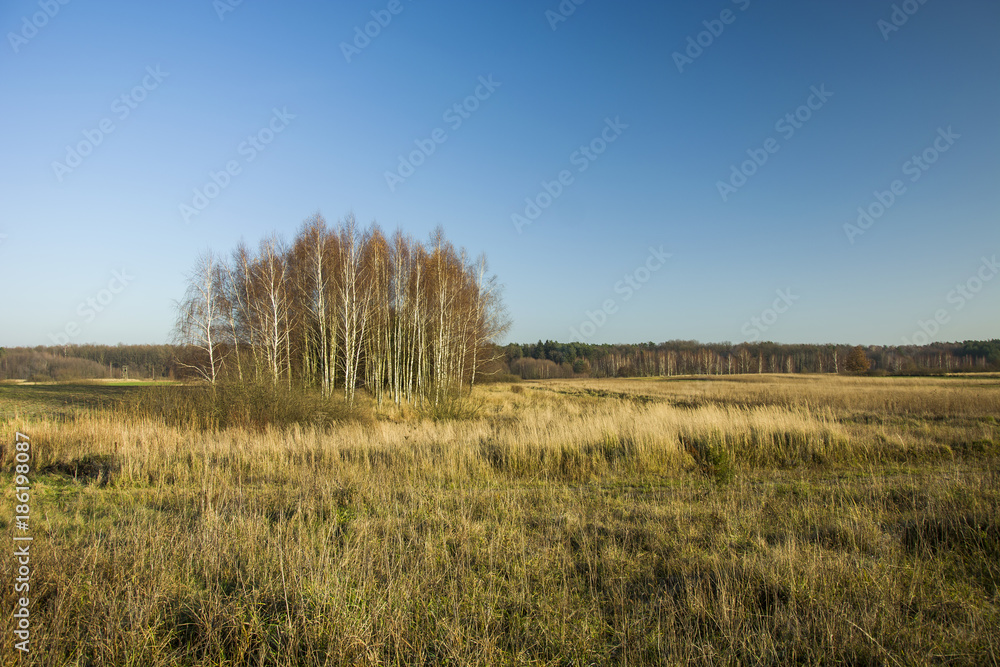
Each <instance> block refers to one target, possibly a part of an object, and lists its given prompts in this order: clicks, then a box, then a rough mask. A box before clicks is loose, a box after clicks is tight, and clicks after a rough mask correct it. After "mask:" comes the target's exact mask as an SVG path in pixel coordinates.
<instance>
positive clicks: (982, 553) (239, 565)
mask: <svg viewBox="0 0 1000 667" xmlns="http://www.w3.org/2000/svg"><path fill="white" fill-rule="evenodd" d="M138 390H139V389H138V388H136V387H123V386H117V385H114V384H107V383H104V384H91V385H87V384H78V385H13V384H5V385H0V423H2V424H4V427H5V428H4V433H5V435H4V436H3V443H4V450H3V468H4V470H5V471H8V472H9V471H11V470H12V469H13V464H14V459H13V452H12V446H11V443H12V442H13V437H14V431H15V430H18V431H21V432H23V433H27V434H28V435H29V436H30V437H31V442H32V453H33V457H34V458H33V460H32V472H31V486H32V498H31V531H32V534H33V535H34V538H35V539H34V542H33V543H32V547H31V568H32V575H31V597H32V601H33V602H32V607H31V624H32V626H31V627H32V652H31V654H30V655H28V656H19V655H18V652H17V651H15V650H14V648H13V640H12V639H11V637H12V629H11V627H10V623H11V617H10V614H9V613H7V612H5V613H4V615H3V620H2V621H0V634H2V636H3V637H4V640H3V642H2V643H0V663H2V664H38V665H149V666H159V665H202V664H214V665H222V664H238V665H336V664H456V665H464V664H484V665H485V664H490V665H497V664H500V665H503V664H510V665H515V664H544V665H589V664H682V663H683V664H688V663H692V664H705V665H709V664H829V663H841V662H843V663H848V664H872V665H881V664H887V665H895V664H955V665H984V664H986V665H989V664H994V665H995V664H998V663H1000V638H998V633H997V630H996V629H997V628H998V627H1000V597H998V586H997V584H998V581H1000V509H998V508H1000V421H998V420H1000V378H997V377H996V376H992V377H991V376H963V377H943V378H868V377H838V376H769V375H764V376H737V377H732V376H730V377H719V378H714V377H713V378H670V379H641V380H640V379H635V380H633V379H608V380H551V381H537V382H522V383H517V384H513V385H510V384H502V385H486V386H483V387H480V388H477V389H476V391H475V393H474V395H473V396H472V397H471V398H469V399H466V400H464V401H463V402H461V403H460V404H458V405H456V406H454V409H453V410H450V411H448V412H447V413H444V412H442V413H439V414H438V415H437V416H438V417H439V418H438V419H432V418H429V417H426V416H425V417H421V416H420V414H419V413H417V412H416V411H413V410H398V409H395V408H393V409H388V408H383V409H379V408H377V407H376V406H374V405H366V406H365V407H364V409H363V410H361V411H359V413H358V415H356V417H355V418H352V419H350V420H348V421H346V422H343V423H340V424H338V425H335V426H332V427H317V426H314V425H309V424H300V425H293V426H288V427H282V428H265V429H262V430H261V429H243V428H229V429H221V430H219V429H195V428H188V427H184V426H177V425H172V424H168V423H166V422H165V421H164V420H163V419H161V418H158V417H157V414H156V412H155V411H151V412H144V413H142V414H143V416H141V417H136V416H132V417H130V416H129V414H128V413H126V412H124V411H122V410H120V409H117V408H114V407H113V406H114V405H115V401H117V400H119V399H121V398H123V397H127V396H128V395H130V394H131V393H132V392H135V391H138ZM175 390H176V388H170V387H154V388H151V389H146V390H145V391H154V392H155V391H164V392H167V391H175ZM2 498H3V503H4V507H6V508H8V509H6V510H5V511H4V512H3V513H0V527H2V528H3V533H4V534H5V535H7V536H8V538H7V539H8V540H9V539H10V537H9V536H10V535H12V534H13V533H14V532H15V530H14V527H13V526H12V525H11V521H12V515H13V507H14V505H15V504H16V503H15V500H14V489H13V483H12V482H11V476H10V475H9V474H7V475H4V477H3V487H2ZM10 544H12V542H8V545H7V546H5V547H4V548H3V549H0V553H2V554H3V556H2V557H0V563H2V565H0V569H2V571H3V572H6V573H8V575H7V576H10V577H11V579H13V575H12V574H10V573H12V572H14V570H15V569H16V565H15V559H14V557H13V556H12V549H11V548H8V547H9V545H10ZM12 584H13V582H12V581H10V582H8V583H4V584H3V586H2V587H0V590H2V591H3V593H2V594H0V604H2V605H3V609H4V610H10V609H13V608H14V607H15V594H14V592H13V586H12ZM18 660H20V662H19V663H18Z"/></svg>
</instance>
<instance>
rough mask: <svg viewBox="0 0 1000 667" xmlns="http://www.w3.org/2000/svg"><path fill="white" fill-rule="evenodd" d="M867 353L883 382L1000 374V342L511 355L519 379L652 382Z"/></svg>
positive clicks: (835, 361) (673, 347)
mask: <svg viewBox="0 0 1000 667" xmlns="http://www.w3.org/2000/svg"><path fill="white" fill-rule="evenodd" d="M855 347H860V348H861V349H862V350H863V351H864V353H865V356H866V357H867V358H868V360H869V362H870V368H869V371H868V372H869V373H871V374H877V375H883V374H885V375H891V374H894V375H924V374H943V373H953V372H981V371H996V370H1000V339H994V340H989V341H964V342H961V343H959V342H950V343H930V344H928V345H919V346H918V345H904V346H893V345H870V346H852V345H838V344H824V345H812V344H784V343H773V342H758V343H736V344H733V343H699V342H698V341H695V340H673V341H667V342H664V343H653V342H649V343H632V344H617V345H616V344H590V343H575V342H574V343H558V342H555V341H545V342H542V341H538V342H537V343H533V344H531V343H529V344H517V343H512V344H510V345H507V346H506V347H505V348H504V352H505V357H506V360H507V364H508V367H509V370H510V372H511V373H513V374H515V375H517V376H519V377H521V378H524V379H542V378H548V377H574V376H578V375H583V376H589V377H650V376H672V375H731V374H746V373H842V372H845V371H846V370H847V368H846V367H845V363H846V361H847V358H848V355H849V353H850V352H851V350H852V349H854V348H855Z"/></svg>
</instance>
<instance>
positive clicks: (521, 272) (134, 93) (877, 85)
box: [0, 0, 1000, 345]
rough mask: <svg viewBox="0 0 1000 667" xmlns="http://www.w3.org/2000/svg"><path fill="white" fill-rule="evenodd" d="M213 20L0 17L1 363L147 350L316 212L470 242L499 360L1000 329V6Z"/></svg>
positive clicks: (309, 12) (109, 11) (313, 14)
mask: <svg viewBox="0 0 1000 667" xmlns="http://www.w3.org/2000/svg"><path fill="white" fill-rule="evenodd" d="M232 2H233V0H218V1H217V2H213V1H212V0H196V1H195V0H180V1H178V2H173V3H137V2H118V1H115V0H103V1H102V2H85V1H84V0H70V1H68V2H67V3H66V4H60V3H59V1H58V0H42V2H38V0H35V1H34V2H28V1H22V0H11V1H9V2H4V3H3V5H2V8H0V28H2V33H3V35H4V40H3V43H2V44H0V91H2V95H0V119H2V121H3V122H2V123H0V145H2V146H3V160H0V188H2V189H0V263H2V266H3V267H4V270H3V274H2V275H3V277H2V278H0V281H2V282H0V345H37V344H51V343H52V342H53V341H55V340H60V341H63V340H68V341H70V342H75V343H83V342H99V343H109V344H114V343H118V342H125V343H158V342H166V341H168V340H169V337H170V329H171V325H172V322H173V317H174V316H173V311H172V300H173V299H177V298H179V297H180V296H181V295H182V293H183V290H184V274H185V272H186V271H187V270H188V269H189V268H190V266H191V265H192V263H193V261H194V259H195V257H196V255H197V254H198V253H199V252H201V251H203V250H205V249H207V248H212V249H215V250H217V251H222V252H228V251H229V250H230V249H231V248H232V247H233V246H234V245H235V244H236V243H237V242H238V241H239V240H240V239H241V238H242V239H246V240H247V241H248V242H249V243H251V244H255V243H256V242H257V241H258V240H259V239H260V238H261V237H262V236H264V235H265V234H267V233H269V232H271V231H277V232H279V233H282V234H284V235H285V237H286V238H289V237H291V236H292V235H293V234H294V233H295V230H296V229H297V227H298V226H299V225H300V224H301V222H302V221H303V220H304V219H305V218H307V217H308V216H310V215H311V214H313V213H315V212H316V211H320V212H322V213H323V214H324V215H325V216H326V217H327V219H328V220H336V219H337V218H340V217H342V216H343V215H344V214H346V213H348V212H350V211H353V212H354V213H355V215H356V216H357V218H358V220H359V221H361V222H369V221H371V220H377V221H378V222H379V223H380V225H381V226H382V227H383V228H384V229H386V230H393V229H395V228H397V227H400V228H402V229H404V230H406V231H407V232H409V233H411V234H412V235H413V236H415V237H426V235H427V234H428V233H429V232H430V231H431V230H432V229H433V228H434V227H435V226H437V225H442V226H443V227H444V229H445V232H446V234H447V236H448V237H449V238H450V239H451V240H452V241H453V242H454V243H456V245H460V246H464V247H466V248H467V249H469V250H470V252H472V253H473V254H476V253H478V252H480V251H485V252H486V253H487V255H488V257H489V259H490V264H491V268H492V270H493V271H495V272H496V273H497V274H498V276H499V278H500V280H501V282H503V283H504V284H505V286H506V291H505V301H506V303H507V306H508V308H509V311H510V314H511V316H512V318H513V322H514V324H513V327H512V330H511V332H510V335H509V337H508V339H509V340H514V341H522V342H529V341H534V340H537V339H540V338H541V339H555V340H569V339H571V338H574V337H576V338H578V339H580V340H585V341H588V342H640V341H650V340H652V341H663V340H669V339H676V338H681V339H698V340H702V341H727V340H728V341H733V342H736V341H740V340H754V339H759V340H775V341H780V342H806V343H809V342H828V341H830V342H842V343H852V344H853V343H864V344H899V343H901V342H903V339H904V338H906V339H913V336H914V334H916V333H918V332H920V331H921V322H923V323H924V325H925V326H924V329H925V330H926V329H931V330H933V331H934V333H933V334H932V335H927V334H925V335H924V336H923V337H919V336H918V338H917V339H916V340H917V341H918V342H923V340H924V339H928V340H963V339H968V338H995V337H998V336H1000V327H998V324H1000V318H998V316H997V313H998V312H1000V275H997V268H996V267H995V265H994V264H993V263H992V260H993V258H994V257H995V256H996V255H1000V225H998V224H997V223H998V214H1000V189H998V188H997V184H998V178H1000V122H998V119H1000V77H998V76H997V75H998V72H1000V40H997V38H996V36H997V34H1000V32H998V31H1000V6H998V5H997V4H996V3H995V2H989V1H988V0H952V1H950V2H945V1H944V0H926V2H924V3H923V4H920V3H919V2H918V1H917V0H910V2H907V3H897V4H896V6H895V7H896V8H894V5H893V3H891V2H876V1H865V2H860V1H853V2H842V3H829V2H773V1H772V2H767V1H765V0H739V1H738V2H731V1H729V0H719V1H718V2H698V3H652V2H648V3H642V2H633V3H611V2H607V1H604V0H586V2H583V3H582V4H580V5H576V4H574V3H572V2H571V1H570V0H567V1H566V2H563V3H562V5H560V3H559V2H556V1H551V2H537V3H536V2H523V1H517V0H513V1H508V2H503V3H488V4H487V3H457V2H455V3H430V2H426V1H423V2H417V1H414V0H396V1H395V2H390V1H389V0H385V1H381V0H380V1H376V2H351V3H330V4H328V3H322V2H307V1H302V2H297V3H278V2H269V1H265V0H243V2H241V3H239V4H238V5H233V4H232ZM560 7H562V12H563V13H562V14H559V12H560ZM569 9H572V13H570V12H569ZM904 10H910V12H911V13H910V14H907V13H906V12H905V11H904ZM394 11H395V13H393V12H394ZM894 11H895V16H894ZM46 12H47V13H46ZM372 12H375V14H374V15H373V14H372ZM563 14H567V15H563ZM379 18H381V19H382V21H383V23H386V25H384V26H376V25H375V24H371V25H368V26H367V27H368V30H369V32H371V33H373V34H374V33H376V32H377V34H376V36H374V37H371V38H368V40H367V42H366V41H365V40H364V39H358V41H357V42H356V43H355V39H356V36H357V34H358V31H361V32H362V33H363V32H364V30H365V28H366V24H369V23H370V22H372V21H376V20H377V19H379ZM894 18H895V22H896V24H899V25H898V26H897V25H895V24H893V23H892V21H893V19H894ZM903 18H905V19H906V20H905V22H904V21H903ZM387 19H391V20H387ZM557 19H558V20H557ZM561 19H565V20H561ZM880 21H882V23H881V24H880ZM39 26H40V27H39ZM887 26H891V28H890V27H887ZM376 27H377V30H376ZM897 27H898V29H895V28H897ZM689 38H690V40H691V41H689ZM699 41H700V42H701V46H691V45H692V43H693V44H695V45H697V44H698V42H699ZM343 44H349V45H351V46H352V47H353V49H352V48H348V49H346V50H347V51H348V52H349V53H348V54H347V55H346V56H345V48H344V46H343ZM685 52H687V53H686V54H685ZM678 53H679V54H685V55H684V58H687V60H684V59H683V58H682V57H681V56H677V55H675V54H678ZM678 63H679V64H680V66H678ZM482 81H486V82H488V83H489V85H488V86H487V85H484V84H483V83H481V82H482ZM814 91H820V93H821V95H819V96H817V95H816V93H815V92H814ZM477 92H478V94H479V99H477V98H476V94H477ZM123 96H124V99H123ZM470 96H471V97H470ZM456 104H457V105H459V107H460V109H462V113H463V114H464V117H462V116H458V115H457V114H458V112H456V111H454V106H455V105H456ZM810 104H811V105H812V108H810V106H809V105H810ZM450 109H451V110H452V111H450V112H449V110H450ZM786 114H792V119H793V120H792V121H791V122H790V121H788V120H785V121H783V122H782V123H781V124H777V123H778V122H779V121H781V120H782V119H784V118H785V116H786ZM795 114H798V119H797V120H796V119H795ZM456 118H460V119H461V121H462V122H461V124H460V125H458V123H457V121H456ZM793 123H794V125H793ZM776 124H777V125H776ZM275 129H280V132H279V131H275ZM602 135H603V136H602ZM250 137H257V139H255V141H257V142H258V146H259V148H260V150H258V149H257V148H254V147H253V143H252V142H251V141H249V140H248V138H250ZM433 137H437V138H438V139H439V140H440V139H442V138H443V139H444V141H443V142H442V143H438V142H435V141H434V139H433ZM611 139H613V141H612V140H611ZM264 141H269V143H266V144H265V143H264ZM935 142H937V147H935ZM81 144H82V151H81V152H87V153H88V154H87V155H86V156H81V157H80V158H79V162H77V160H76V158H75V157H74V156H73V155H71V154H70V155H68V149H71V150H70V152H72V151H74V150H76V148H77V147H79V146H81ZM421 145H422V146H424V148H425V151H424V152H425V153H430V154H429V155H425V154H417V155H416V160H415V161H416V162H421V164H420V165H419V166H418V167H416V168H415V169H414V170H413V173H412V175H410V174H409V172H408V171H406V169H405V168H404V170H403V171H402V172H399V171H397V170H398V169H399V166H400V156H404V157H405V158H406V159H407V160H408V159H409V156H410V154H411V153H413V151H419V150H420V148H419V146H421ZM431 145H433V148H434V150H433V152H430V150H429V149H428V147H429V146H431ZM587 147H590V148H588V149H587V152H586V153H585V152H583V151H582V149H583V148H587ZM768 147H769V148H770V149H771V150H770V152H769V151H768ZM748 151H749V152H748ZM925 151H926V155H925V157H926V158H928V159H931V158H933V160H934V161H933V163H932V164H927V163H922V166H921V165H918V164H916V163H914V162H912V159H913V158H914V156H917V157H918V158H920V156H922V155H924V154H925ZM598 152H599V154H598ZM588 154H589V157H588ZM754 156H756V158H757V161H758V163H762V164H756V163H754V162H753V161H752V160H753V158H754ZM251 157H252V158H253V159H250V158H251ZM764 157H766V160H764V159H763V158H764ZM920 159H923V158H920ZM748 160H751V162H747V161H748ZM744 163H746V164H744ZM227 164H228V165H230V166H234V174H232V175H228V174H227V175H225V176H220V175H219V174H220V172H224V171H225V170H226V168H227ZM74 165H75V166H74ZM734 165H735V167H736V169H737V171H739V170H740V169H742V170H743V171H744V172H745V173H750V174H751V175H749V176H746V177H745V182H744V181H743V180H742V178H741V176H736V177H735V180H730V179H731V178H733V167H734ZM584 167H585V169H584ZM387 172H396V173H397V176H398V175H399V173H403V174H406V178H404V179H402V181H401V182H400V181H398V180H395V179H390V180H393V181H394V182H393V183H392V186H391V187H390V184H388V183H387V177H386V173H387ZM213 173H215V174H216V180H217V181H219V182H221V183H225V187H223V188H216V189H213V187H212V186H211V185H210V184H212V176H211V175H212V174H213ZM561 174H562V177H563V178H564V184H560V183H559V178H560V175H561ZM894 181H898V183H896V184H895V185H896V189H897V192H898V193H900V194H898V195H897V194H891V193H892V189H893V183H894ZM720 182H728V183H729V185H730V186H731V187H730V188H725V187H723V188H722V190H724V192H720ZM734 183H735V184H737V185H739V187H736V185H734ZM545 184H548V190H549V192H551V193H556V194H557V196H555V197H552V196H551V195H550V194H549V193H547V192H546V187H545ZM207 185H208V186H209V187H208V190H209V193H211V194H214V195H216V196H214V198H212V199H210V200H208V199H207V198H206V200H205V201H198V200H197V199H196V196H195V190H196V189H197V190H199V191H201V192H204V190H205V188H206V186H207ZM560 190H561V191H560ZM879 193H889V194H881V198H882V200H883V204H886V203H888V202H889V198H890V196H891V198H892V199H893V201H892V202H891V204H888V205H885V206H884V207H883V208H884V210H883V211H881V212H880V210H879V208H880V207H882V206H883V204H880V203H879V202H878V199H879ZM526 199H527V200H529V201H528V202H526ZM530 201H534V202H536V205H538V204H542V205H544V208H543V207H542V206H539V208H538V210H537V211H535V210H533V209H532V208H531V207H530V205H529V203H530ZM196 203H200V204H207V205H205V206H204V208H203V210H199V211H197V213H196V214H192V213H191V211H188V215H186V216H185V214H184V211H183V210H182V205H187V206H190V207H191V209H192V210H196V209H195V204H196ZM859 207H862V208H863V209H869V210H871V211H872V212H874V213H881V215H878V216H873V217H872V218H871V222H870V223H868V222H867V221H864V220H863V222H865V224H866V225H867V227H866V228H861V227H854V228H852V227H848V228H847V229H845V225H851V224H854V225H856V224H857V222H856V221H857V218H858V215H859V214H858V208H859ZM526 209H527V210H526ZM535 213H538V215H537V217H535V219H533V220H531V221H530V224H516V223H517V221H518V220H521V221H522V222H524V221H527V220H528V217H529V214H530V217H534V214H535ZM515 215H517V216H521V217H520V218H512V216H515ZM185 218H187V219H185ZM651 249H652V250H651ZM653 251H655V252H653ZM665 254H669V258H666V259H657V257H661V258H662V256H663V255H665ZM650 268H654V270H650ZM114 272H118V274H117V277H116V274H115V273H114ZM627 276H628V277H629V278H626V277H627ZM994 278H995V279H994ZM629 281H631V283H632V284H633V285H636V286H637V288H633V287H630V286H629ZM779 292H780V293H781V294H782V295H784V297H782V296H780V295H779ZM88 299H92V300H94V303H96V304H97V305H96V306H95V305H94V303H91V304H90V305H88ZM779 310H780V311H783V312H778V311H779ZM754 318H756V320H755V319H754ZM935 318H937V320H938V321H937V323H936V324H937V326H936V327H935V326H934V325H931V324H929V323H930V321H931V320H933V319H935ZM588 322H589V323H590V324H589V325H588V324H587V323H588ZM598 325H599V326H598ZM574 332H575V333H574Z"/></svg>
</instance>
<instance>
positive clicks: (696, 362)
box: [0, 339, 1000, 382]
mask: <svg viewBox="0 0 1000 667" xmlns="http://www.w3.org/2000/svg"><path fill="white" fill-rule="evenodd" d="M851 349H852V348H851V346H849V345H783V344H779V343H767V342H765V343H746V344H736V345H732V344H729V343H699V342H697V341H668V342H665V343H640V344H627V345H591V344H587V343H558V342H555V341H545V342H542V341H538V342H537V343H529V344H517V343H512V344H510V345H507V346H505V347H502V348H499V349H498V350H496V352H497V353H498V354H496V355H492V356H495V357H496V361H494V362H493V363H492V364H491V365H490V367H489V368H486V369H484V374H483V377H482V381H485V382H489V381H490V380H494V381H496V380H503V381H510V380H515V379H517V378H524V379H539V378H561V377H616V376H617V377H627V376H641V377H649V376H670V375H725V374H734V373H836V372H844V371H845V368H844V364H845V361H846V359H847V355H848V353H849V352H850V350H851ZM863 349H864V351H865V354H866V355H867V357H868V359H869V360H870V361H871V368H870V370H869V373H871V374H876V375H925V374H939V373H955V372H981V371H1000V339H998V340H990V341H965V342H961V343H932V344H930V345H924V346H919V347H918V346H879V345H873V346H868V347H864V348H863ZM196 355H197V350H196V349H194V348H191V347H185V346H179V345H116V346H111V345H66V346H48V347H46V346H38V347H33V348H29V347H13V348H6V349H4V348H0V380H9V379H20V380H35V381H51V380H79V379H93V378H128V379H185V378H192V377H196V376H197V374H196V373H194V372H193V371H192V370H191V368H190V367H189V364H187V363H186V361H185V360H190V359H191V358H192V357H193V356H196Z"/></svg>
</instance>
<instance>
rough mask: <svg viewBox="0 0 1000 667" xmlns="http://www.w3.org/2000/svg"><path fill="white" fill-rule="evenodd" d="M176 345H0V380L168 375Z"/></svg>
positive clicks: (156, 376)
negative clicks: (10, 346) (8, 346)
mask: <svg viewBox="0 0 1000 667" xmlns="http://www.w3.org/2000/svg"><path fill="white" fill-rule="evenodd" d="M179 351H180V348H177V347H175V346H173V345H61V346H50V347H46V346H44V345H39V346H37V347H12V348H6V349H3V348H0V380H39V381H43V380H85V379H94V378H150V379H152V378H168V377H173V376H174V374H175V373H176V371H177V368H176V365H175V364H176V358H177V354H178V352H179Z"/></svg>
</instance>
